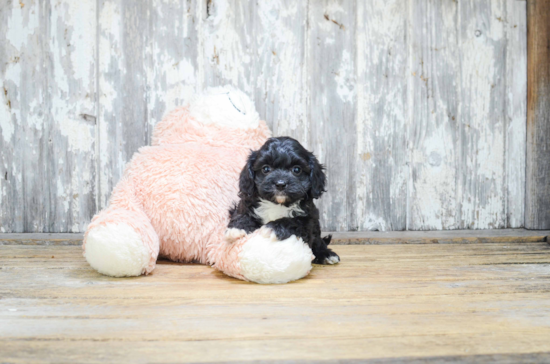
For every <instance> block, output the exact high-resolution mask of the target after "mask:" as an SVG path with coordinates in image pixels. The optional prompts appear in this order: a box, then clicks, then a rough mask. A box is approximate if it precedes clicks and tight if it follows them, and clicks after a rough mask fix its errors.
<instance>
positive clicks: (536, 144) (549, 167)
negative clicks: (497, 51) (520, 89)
mask: <svg viewBox="0 0 550 364" xmlns="http://www.w3.org/2000/svg"><path fill="white" fill-rule="evenodd" d="M527 18H528V35H527V54H528V59H527V61H528V75H527V82H528V84H527V85H528V89H527V169H526V171H527V172H526V181H525V182H526V196H525V197H526V199H525V226H526V227H528V228H530V229H548V227H550V208H549V206H550V183H548V181H549V178H550V158H549V157H548V156H549V155H550V46H549V44H550V3H548V2H547V1H537V0H532V1H528V5H527Z"/></svg>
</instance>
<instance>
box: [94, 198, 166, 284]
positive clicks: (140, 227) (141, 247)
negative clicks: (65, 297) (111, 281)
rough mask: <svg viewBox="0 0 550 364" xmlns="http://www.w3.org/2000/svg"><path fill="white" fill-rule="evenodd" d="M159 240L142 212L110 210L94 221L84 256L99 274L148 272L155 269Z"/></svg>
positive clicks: (112, 274) (131, 274)
mask: <svg viewBox="0 0 550 364" xmlns="http://www.w3.org/2000/svg"><path fill="white" fill-rule="evenodd" d="M158 252H159V239H158V236H157V234H156V232H155V230H154V229H153V226H152V225H151V222H150V220H149V218H148V217H147V216H146V215H145V213H143V212H141V211H131V210H123V209H116V208H114V209H110V208H109V209H107V210H104V211H102V212H101V213H100V214H99V215H98V216H97V217H96V218H94V220H93V221H92V223H91V224H90V226H89V227H88V231H87V232H86V236H85V238H84V256H85V257H86V260H87V261H88V263H89V264H90V265H91V266H92V267H93V268H94V269H95V270H97V271H98V272H99V273H102V274H105V275H108V276H112V277H130V276H139V275H141V274H148V273H150V272H151V271H152V270H153V269H154V268H155V263H156V260H157V256H158Z"/></svg>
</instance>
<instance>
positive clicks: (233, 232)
mask: <svg viewBox="0 0 550 364" xmlns="http://www.w3.org/2000/svg"><path fill="white" fill-rule="evenodd" d="M244 236H246V231H244V230H243V229H236V228H229V229H227V230H225V235H224V238H225V241H227V242H228V243H232V242H234V241H235V240H239V239H240V238H242V237H244Z"/></svg>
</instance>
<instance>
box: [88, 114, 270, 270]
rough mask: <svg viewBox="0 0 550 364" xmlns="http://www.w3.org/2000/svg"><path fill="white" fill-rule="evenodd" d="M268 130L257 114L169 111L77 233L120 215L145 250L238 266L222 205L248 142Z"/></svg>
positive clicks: (231, 192) (257, 142) (233, 189)
mask: <svg viewBox="0 0 550 364" xmlns="http://www.w3.org/2000/svg"><path fill="white" fill-rule="evenodd" d="M270 134H271V132H270V131H269V129H268V127H267V125H266V124H265V122H264V121H260V124H259V126H258V127H257V128H255V129H234V128H227V127H219V126H216V125H203V124H201V123H200V122H198V121H196V120H194V119H193V118H191V117H190V116H189V113H188V110H187V108H178V109H175V110H174V111H172V112H170V113H169V114H168V115H166V116H165V117H164V119H163V120H162V121H161V122H160V123H158V124H157V125H156V127H155V130H154V132H153V142H152V146H147V147H143V148H141V149H140V150H139V151H138V152H137V153H136V154H135V155H134V156H133V158H132V160H131V161H130V162H129V163H128V165H127V167H126V170H125V172H124V176H123V178H122V179H121V181H120V182H119V183H118V184H117V186H116V187H115V189H114V190H113V193H112V196H111V199H110V201H109V206H108V207H107V208H106V209H105V210H103V211H101V212H99V213H98V214H97V215H96V216H95V217H94V218H93V220H92V222H91V223H90V225H89V227H88V231H87V232H86V235H85V237H84V245H83V247H84V249H85V248H86V237H87V235H88V232H89V231H90V230H91V229H93V228H94V227H96V226H98V225H104V224H108V223H113V224H120V223H125V224H128V225H130V226H131V227H132V228H134V229H135V230H136V231H137V232H138V233H139V234H140V235H141V237H142V241H143V242H144V244H145V245H146V247H147V248H148V250H149V252H150V254H151V257H150V262H149V265H148V267H147V268H146V272H145V273H146V274H147V273H150V272H151V271H152V270H153V269H154V268H155V262H156V260H157V257H158V256H159V255H160V256H164V257H167V258H168V259H170V260H173V261H178V262H198V263H203V264H213V263H214V262H216V263H218V264H219V267H225V268H227V272H226V273H228V274H229V275H232V276H234V277H237V278H241V279H243V277H242V276H241V275H240V273H239V266H238V259H237V258H238V254H236V253H238V251H239V247H242V244H244V240H248V239H247V237H245V238H243V239H241V240H243V242H235V243H234V244H235V245H234V246H233V247H232V246H227V244H226V243H225V241H224V237H223V235H224V232H225V229H226V227H227V224H228V222H229V214H228V210H229V208H230V207H231V206H232V205H233V204H234V203H235V202H236V201H237V200H238V197H237V192H238V178H239V173H240V171H241V169H242V168H243V166H244V165H245V162H246V158H247V157H248V155H249V153H250V150H254V149H258V148H260V146H261V145H262V144H263V143H264V142H265V141H266V139H267V138H269V136H270Z"/></svg>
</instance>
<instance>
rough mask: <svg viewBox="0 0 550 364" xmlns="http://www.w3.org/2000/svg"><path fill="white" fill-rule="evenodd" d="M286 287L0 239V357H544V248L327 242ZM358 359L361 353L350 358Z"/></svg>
mask: <svg viewBox="0 0 550 364" xmlns="http://www.w3.org/2000/svg"><path fill="white" fill-rule="evenodd" d="M334 249H335V250H336V251H337V252H338V253H339V254H340V256H341V258H342V263H341V264H338V265H336V266H326V267H325V266H315V268H314V270H313V271H312V273H311V274H310V276H309V277H307V278H306V279H303V280H300V281H298V282H294V283H291V284H286V285H267V286H266V285H257V284H252V283H247V282H242V281H238V280H236V279H232V278H229V277H226V276H224V275H223V274H221V273H219V272H217V271H215V270H213V269H211V268H209V267H206V266H201V265H183V264H173V263H169V262H160V264H159V265H158V266H157V268H156V270H155V271H154V274H152V275H150V276H146V277H138V278H126V279H117V278H109V277H105V276H102V275H100V274H98V273H96V272H95V271H93V270H92V269H91V268H90V267H89V266H88V265H87V263H86V262H85V261H84V259H83V257H82V253H81V248H80V247H77V246H41V245H21V246H20V245H3V246H0V362H15V363H18V362H67V363H68V362H70V363H74V362H138V363H148V362H154V363H176V362H220V361H221V362H235V363H237V362H246V361H249V362H252V361H258V360H264V362H272V361H277V362H279V361H280V362H285V361H289V362H297V363H306V362H318V361H323V362H328V363H330V362H348V361H349V362H352V363H353V362H359V359H363V360H367V359H369V360H368V361H367V362H372V363H388V362H401V361H403V360H404V359H408V360H411V361H412V362H415V363H426V362H448V363H451V362H452V363H458V362H460V363H462V362H494V363H497V362H498V363H503V362H509V363H516V362H550V246H549V245H548V244H547V243H546V242H533V243H530V242H524V243H492V244H474V243H472V244H431V245H428V244H418V245H395V244H394V245H340V246H334ZM361 362H363V361H361Z"/></svg>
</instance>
